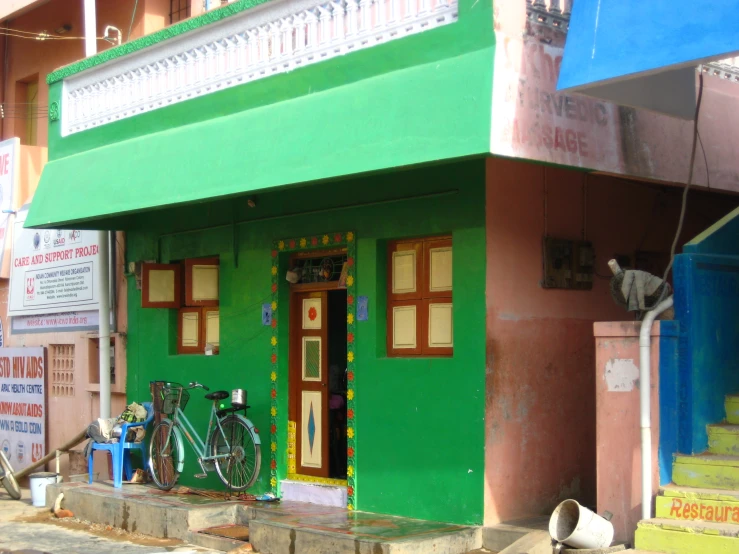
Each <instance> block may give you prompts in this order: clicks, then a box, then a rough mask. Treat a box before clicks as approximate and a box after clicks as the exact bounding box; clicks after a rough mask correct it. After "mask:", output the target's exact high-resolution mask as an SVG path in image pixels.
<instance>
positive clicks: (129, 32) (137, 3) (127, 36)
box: [126, 0, 139, 42]
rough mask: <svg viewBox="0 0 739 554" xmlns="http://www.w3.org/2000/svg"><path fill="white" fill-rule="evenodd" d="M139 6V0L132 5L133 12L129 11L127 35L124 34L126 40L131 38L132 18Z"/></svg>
mask: <svg viewBox="0 0 739 554" xmlns="http://www.w3.org/2000/svg"><path fill="white" fill-rule="evenodd" d="M138 7H139V0H136V3H135V4H134V5H133V12H132V13H131V24H130V25H129V26H128V35H126V42H128V41H129V40H131V29H133V20H134V19H135V17H136V8H138Z"/></svg>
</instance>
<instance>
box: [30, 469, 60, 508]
mask: <svg viewBox="0 0 739 554" xmlns="http://www.w3.org/2000/svg"><path fill="white" fill-rule="evenodd" d="M58 479H59V474H58V473H46V472H44V473H33V474H31V475H30V476H29V477H28V483H29V486H30V487H31V503H32V504H33V505H34V506H36V507H37V508H43V507H44V506H46V486H47V485H53V484H55V483H56V482H57V480H58Z"/></svg>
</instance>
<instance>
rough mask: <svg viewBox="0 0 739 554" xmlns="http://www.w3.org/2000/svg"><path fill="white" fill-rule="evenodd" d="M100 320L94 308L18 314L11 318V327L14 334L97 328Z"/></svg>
mask: <svg viewBox="0 0 739 554" xmlns="http://www.w3.org/2000/svg"><path fill="white" fill-rule="evenodd" d="M98 320H99V318H98V312H96V311H94V310H92V311H89V312H61V313H58V314H44V315H18V316H15V317H12V318H10V322H11V323H10V328H11V329H12V331H13V333H14V334H15V333H53V332H58V331H82V330H93V329H97V328H98ZM0 346H2V344H0Z"/></svg>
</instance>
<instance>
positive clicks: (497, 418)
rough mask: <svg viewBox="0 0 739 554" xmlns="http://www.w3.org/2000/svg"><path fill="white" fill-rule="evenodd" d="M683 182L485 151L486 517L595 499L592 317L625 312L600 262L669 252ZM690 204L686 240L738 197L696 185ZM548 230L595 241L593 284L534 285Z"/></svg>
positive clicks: (612, 317) (621, 316)
mask: <svg viewBox="0 0 739 554" xmlns="http://www.w3.org/2000/svg"><path fill="white" fill-rule="evenodd" d="M545 190H546V191H547V193H546V206H547V208H546V210H547V213H546V217H545V213H544V206H545V192H544V191H545ZM680 192H681V191H680V189H679V188H672V187H657V186H651V185H650V186H648V185H645V184H642V183H636V182H633V181H628V180H625V179H618V178H611V177H605V176H594V175H586V174H585V173H582V172H575V171H570V170H566V169H560V168H554V167H546V168H545V167H544V166H541V165H534V164H529V163H523V162H515V161H511V160H503V159H489V160H488V163H487V216H486V217H487V231H486V232H487V262H488V265H487V399H486V405H487V407H486V464H485V466H486V467H485V471H486V490H485V524H486V525H490V524H494V523H497V522H500V521H509V520H513V519H517V518H524V517H529V516H533V515H542V514H548V513H550V511H551V510H552V509H553V508H554V507H555V506H556V504H557V503H558V502H559V501H560V500H562V499H566V498H575V499H577V500H578V501H580V502H581V503H583V504H584V505H586V506H594V505H595V501H596V498H595V496H596V495H595V490H596V489H595V392H594V391H595V367H594V356H595V354H594V352H595V348H594V339H593V325H592V324H593V322H594V321H622V320H623V321H628V320H631V319H632V318H631V316H630V315H629V314H627V313H626V312H625V311H623V310H622V309H621V308H620V307H619V306H617V305H616V304H615V303H614V302H613V300H612V299H611V295H610V290H609V277H608V276H609V275H610V273H609V271H608V268H607V265H606V264H607V261H608V260H609V259H610V258H612V257H614V256H615V255H617V254H627V255H630V256H633V255H634V253H635V252H636V251H647V252H652V253H655V256H656V257H657V258H659V257H660V256H661V257H662V258H663V259H666V258H668V257H669V256H668V253H669V249H670V244H671V242H672V239H673V233H674V230H675V226H676V224H677V219H678V214H679V210H680ZM690 202H691V203H690V209H689V210H688V215H687V219H686V222H685V229H684V234H683V236H682V238H681V241H680V243H681V244H682V243H683V242H684V240H686V239H687V238H690V237H692V236H695V235H696V234H697V233H698V232H699V231H700V230H701V229H703V228H705V227H706V226H707V225H709V224H710V223H711V222H712V221H715V220H716V219H718V218H719V217H720V216H721V215H722V214H723V213H726V211H728V210H729V209H731V208H732V207H733V206H734V205H736V201H735V200H734V199H728V198H727V197H726V196H722V195H717V194H710V193H701V192H692V193H691V199H690ZM545 233H546V234H548V235H549V236H552V237H557V238H566V239H575V240H577V239H581V238H583V237H585V238H586V239H587V240H589V241H591V243H592V244H593V247H594V249H595V254H596V262H595V264H596V274H598V275H600V276H601V277H598V276H597V275H596V278H595V279H594V284H593V289H592V290H589V291H569V290H552V289H549V290H545V289H543V288H542V287H541V286H540V281H541V279H542V237H543V236H544V235H545ZM632 259H633V258H632Z"/></svg>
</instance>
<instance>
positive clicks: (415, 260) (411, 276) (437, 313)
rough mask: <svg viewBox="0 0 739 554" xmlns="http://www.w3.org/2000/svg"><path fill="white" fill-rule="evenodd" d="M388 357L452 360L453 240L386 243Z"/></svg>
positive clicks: (417, 240) (447, 238)
mask: <svg viewBox="0 0 739 554" xmlns="http://www.w3.org/2000/svg"><path fill="white" fill-rule="evenodd" d="M387 267H388V275H387V354H388V356H394V357H404V356H451V355H452V354H453V352H454V325H453V309H452V238H451V237H448V236H446V237H427V238H420V239H410V240H396V241H391V242H390V243H389V244H388V260H387Z"/></svg>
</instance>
